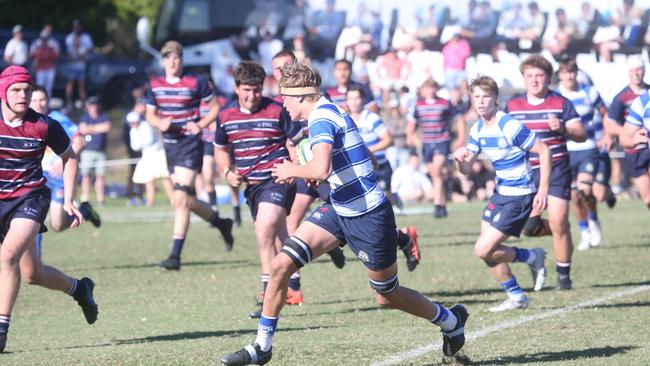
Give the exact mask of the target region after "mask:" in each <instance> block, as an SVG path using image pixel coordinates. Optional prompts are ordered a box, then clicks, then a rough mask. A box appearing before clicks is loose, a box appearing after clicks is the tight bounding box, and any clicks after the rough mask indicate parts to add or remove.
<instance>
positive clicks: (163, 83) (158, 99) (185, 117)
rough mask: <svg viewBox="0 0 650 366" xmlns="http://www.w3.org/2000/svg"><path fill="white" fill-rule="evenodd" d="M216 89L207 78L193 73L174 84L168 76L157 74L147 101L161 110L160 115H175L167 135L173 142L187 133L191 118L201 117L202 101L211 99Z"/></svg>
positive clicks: (152, 81)
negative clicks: (186, 127)
mask: <svg viewBox="0 0 650 366" xmlns="http://www.w3.org/2000/svg"><path fill="white" fill-rule="evenodd" d="M212 98H214V93H213V92H212V89H211V88H210V85H209V84H208V83H207V81H206V80H205V79H204V78H202V77H200V76H194V75H190V74H185V75H183V76H182V77H181V78H180V80H179V81H178V82H177V83H174V84H171V83H169V82H168V81H167V79H165V77H163V76H160V77H155V78H152V79H151V80H150V81H149V87H148V89H147V105H148V106H152V107H155V108H156V109H157V110H158V117H159V118H161V119H162V118H167V117H171V118H172V124H171V126H170V127H169V130H167V131H165V132H163V138H164V139H165V140H168V141H170V142H175V141H176V139H178V138H181V137H183V136H185V135H187V134H188V133H189V132H188V131H186V129H185V125H186V124H187V122H198V121H199V119H200V110H199V108H200V102H201V101H203V102H204V103H209V102H210V101H211V100H212Z"/></svg>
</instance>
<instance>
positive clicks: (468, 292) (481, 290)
mask: <svg viewBox="0 0 650 366" xmlns="http://www.w3.org/2000/svg"><path fill="white" fill-rule="evenodd" d="M501 293H503V290H502V289H498V288H479V289H473V290H460V291H432V292H422V295H424V296H426V297H428V298H438V297H454V298H459V297H463V296H474V295H488V294H501ZM457 301H459V300H457ZM492 301H494V300H491V301H488V302H492Z"/></svg>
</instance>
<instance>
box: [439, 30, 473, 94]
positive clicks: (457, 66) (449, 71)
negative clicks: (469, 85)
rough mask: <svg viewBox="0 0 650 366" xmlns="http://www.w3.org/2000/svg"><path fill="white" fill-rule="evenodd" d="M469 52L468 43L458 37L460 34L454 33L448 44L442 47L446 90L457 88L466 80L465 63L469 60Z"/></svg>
mask: <svg viewBox="0 0 650 366" xmlns="http://www.w3.org/2000/svg"><path fill="white" fill-rule="evenodd" d="M471 51H472V50H471V49H470V47H469V42H467V40H466V39H465V38H463V37H461V36H460V32H456V33H454V35H453V37H451V39H450V40H449V42H447V43H446V44H445V45H444V47H442V56H443V58H444V63H443V69H444V71H445V86H446V87H447V88H449V89H451V88H457V87H459V86H460V84H461V83H462V82H463V81H465V80H467V72H466V71H465V62H466V61H467V59H468V58H469V56H470V54H471Z"/></svg>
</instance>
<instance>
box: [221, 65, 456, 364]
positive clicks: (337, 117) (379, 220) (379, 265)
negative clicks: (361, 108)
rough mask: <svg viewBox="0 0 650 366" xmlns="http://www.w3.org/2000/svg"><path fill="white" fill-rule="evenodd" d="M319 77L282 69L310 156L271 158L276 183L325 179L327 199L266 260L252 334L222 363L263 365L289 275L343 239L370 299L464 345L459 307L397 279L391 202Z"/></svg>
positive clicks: (446, 341) (304, 69) (449, 345)
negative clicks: (362, 270)
mask: <svg viewBox="0 0 650 366" xmlns="http://www.w3.org/2000/svg"><path fill="white" fill-rule="evenodd" d="M320 84H321V78H320V75H319V74H318V72H316V71H315V70H313V69H312V68H310V67H309V66H306V65H300V64H294V65H287V66H285V67H283V68H282V78H281V79H280V94H281V95H282V97H283V100H284V106H285V108H286V109H287V110H288V111H289V113H290V114H291V120H292V121H300V120H301V119H303V118H306V119H307V120H308V125H309V135H310V141H311V146H312V152H313V159H312V160H311V161H309V162H308V163H307V164H305V165H295V164H293V163H290V162H283V163H278V164H276V165H275V166H274V168H273V176H274V177H275V179H276V181H277V182H287V181H291V180H292V179H307V180H310V181H320V180H327V181H328V182H329V183H330V186H331V187H332V193H331V195H330V198H331V203H326V204H322V205H321V206H319V207H318V208H317V209H316V210H314V211H313V212H312V214H311V215H310V216H309V217H308V218H307V220H306V221H305V222H303V223H302V224H301V225H300V226H299V227H298V229H297V230H296V232H295V233H294V234H293V235H292V236H291V237H290V238H289V239H287V240H286V241H285V244H284V247H283V249H282V251H281V252H280V253H278V255H277V256H276V257H275V258H274V259H273V262H272V265H271V275H270V279H269V283H268V287H267V289H266V294H265V296H264V305H263V307H262V317H261V318H260V322H259V327H258V333H257V338H256V339H255V341H254V342H253V343H252V344H249V345H247V346H246V347H244V348H243V349H241V350H239V351H237V352H234V353H231V354H227V355H225V356H223V357H222V359H221V362H222V363H223V364H225V365H249V364H258V365H263V364H265V363H267V362H269V361H270V359H271V355H272V345H271V342H272V338H273V335H274V333H275V330H276V327H277V324H278V317H279V315H280V311H281V310H282V307H283V305H284V301H285V299H286V293H287V286H288V280H289V277H290V276H291V274H292V273H294V272H295V271H297V270H298V269H299V268H301V267H303V266H304V265H306V264H307V263H308V262H310V261H312V260H313V259H315V258H318V257H319V256H320V255H322V254H323V253H326V252H327V251H329V250H331V249H332V248H334V247H336V246H337V245H339V244H340V243H341V242H342V241H345V242H347V244H348V245H349V246H350V249H351V250H352V251H353V252H354V254H355V255H356V256H357V257H358V258H359V259H360V260H361V261H362V262H363V264H364V265H365V266H366V268H367V273H368V277H369V278H370V286H371V287H372V289H373V290H374V291H375V299H376V300H377V302H378V303H379V304H380V305H382V306H384V307H388V308H395V309H400V310H402V311H405V312H407V313H410V314H413V315H415V316H418V317H421V318H424V319H426V320H427V321H430V322H432V323H434V324H436V325H438V326H440V328H441V329H442V336H443V352H444V354H445V355H447V356H452V355H454V354H456V353H457V352H458V351H459V350H460V349H461V348H462V347H463V345H464V343H465V333H464V326H465V322H466V320H467V317H468V316H469V314H468V312H467V310H466V309H465V307H464V306H462V305H455V306H454V307H452V308H451V309H446V308H444V307H443V306H441V305H440V304H437V303H434V302H432V301H430V300H429V299H427V298H426V297H424V296H422V295H421V294H420V293H418V292H416V291H414V290H411V289H409V288H406V287H402V286H400V284H399V282H398V279H397V264H396V249H397V243H396V241H397V238H396V231H395V228H396V226H395V217H394V216H393V211H392V208H391V206H390V203H389V201H388V199H387V198H386V196H385V195H384V193H383V192H382V191H381V189H380V188H379V186H378V185H377V178H376V176H375V173H374V171H373V166H372V162H371V160H370V156H369V153H368V150H367V148H366V147H365V145H364V143H363V140H362V139H361V136H360V135H359V132H358V130H357V127H356V125H355V123H354V121H353V120H352V119H351V118H350V117H349V116H348V115H347V114H346V113H345V112H344V111H343V110H342V109H340V108H339V107H337V106H336V105H334V104H332V103H331V102H330V101H328V100H327V99H326V98H324V97H322V95H321V93H320V92H319V87H320Z"/></svg>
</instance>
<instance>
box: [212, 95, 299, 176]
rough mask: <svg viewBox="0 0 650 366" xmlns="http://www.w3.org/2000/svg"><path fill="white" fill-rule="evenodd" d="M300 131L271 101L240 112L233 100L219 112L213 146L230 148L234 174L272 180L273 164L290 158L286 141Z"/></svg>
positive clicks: (236, 102) (266, 100)
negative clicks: (250, 111)
mask: <svg viewBox="0 0 650 366" xmlns="http://www.w3.org/2000/svg"><path fill="white" fill-rule="evenodd" d="M300 130H301V126H300V123H294V122H292V121H291V117H290V116H289V113H288V112H287V111H286V110H285V109H284V108H282V106H281V105H280V104H278V103H276V102H275V101H273V100H272V99H270V98H266V97H264V98H262V102H261V103H260V106H259V107H258V109H257V110H256V111H254V112H253V113H248V111H245V110H242V109H241V108H240V106H239V102H238V101H236V100H235V101H233V102H231V103H230V104H228V105H227V106H226V107H225V108H224V109H222V110H221V111H220V112H219V117H218V118H217V131H216V133H215V139H214V145H215V146H217V147H225V146H227V145H230V149H231V152H232V153H233V155H234V158H235V167H236V169H237V174H239V175H241V176H243V177H245V178H246V180H248V181H265V180H268V179H271V168H272V167H273V165H274V164H276V163H279V162H282V161H283V160H284V159H287V160H288V159H289V151H288V150H287V148H286V142H287V139H290V138H292V137H294V136H295V135H296V134H298V133H299V132H300Z"/></svg>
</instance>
